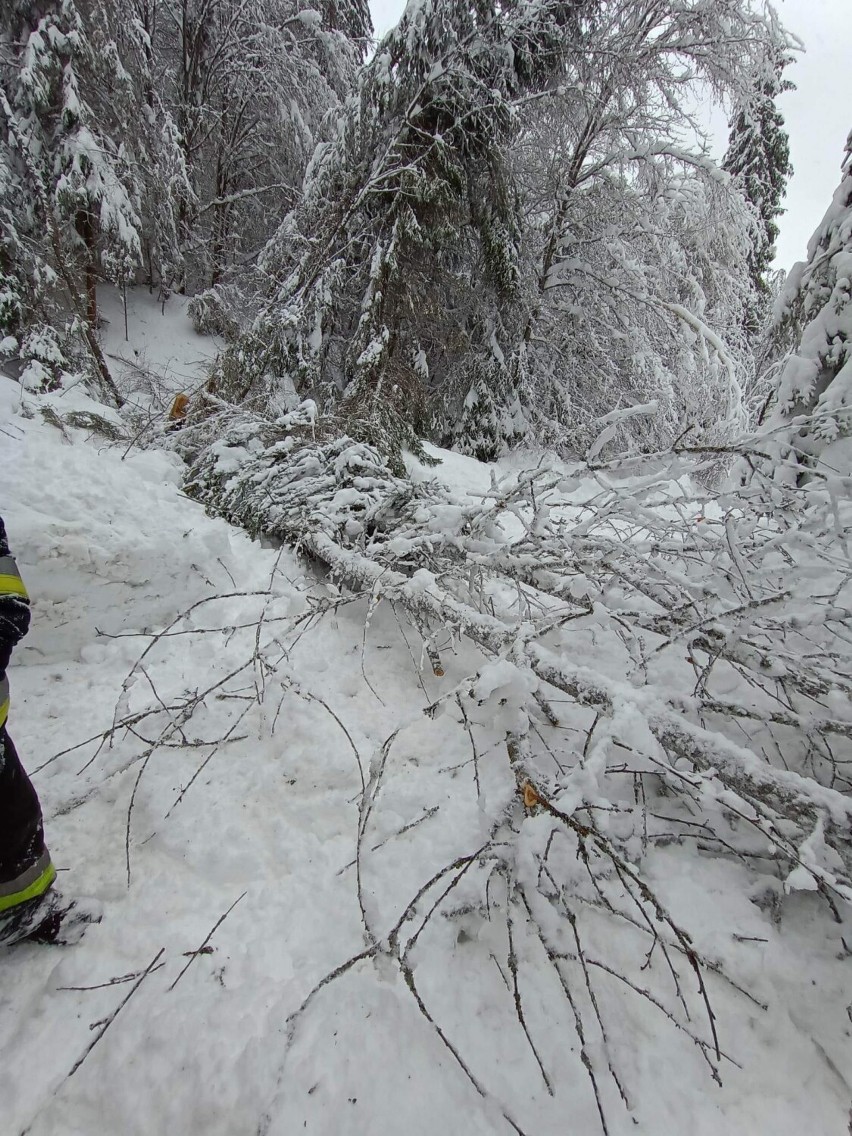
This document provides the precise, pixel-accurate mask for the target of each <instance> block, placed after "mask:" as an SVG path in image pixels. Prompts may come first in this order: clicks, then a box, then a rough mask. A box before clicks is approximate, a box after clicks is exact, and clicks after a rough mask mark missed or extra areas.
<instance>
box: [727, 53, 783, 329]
mask: <svg viewBox="0 0 852 1136" xmlns="http://www.w3.org/2000/svg"><path fill="white" fill-rule="evenodd" d="M789 62H790V60H789V58H788V57H787V56H781V57H780V58H778V59H777V60H775V61H774V62H773V61H772V60H771V59H770V60H769V61H767V65H766V73H765V76H764V77H763V78H762V79H761V80H760V82H759V83H758V84H757V87H756V89H755V91H754V94H753V97H752V98H750V99H749V100H748V101H746V102H742V103H740V105H739V106H738V107H737V110H736V113H735V115H734V118H733V121H732V123H731V131H730V136H729V140H728V151H727V153H726V154H725V159H724V161H723V163H722V168H723V169H725V170H726V171H727V172H728V173H729V174H731V176H732V177H733V178H734V179H735V180H736V182H737V184H738V185H739V187H740V188H741V191H742V193H743V194H744V195H745V198H746V200H747V201H748V202H749V203H750V205H751V206H752V208H753V209H754V212H755V224H754V231H753V236H752V241H751V248H750V250H749V255H748V265H749V273H750V275H751V280H752V284H753V286H754V289H755V293H756V300H755V302H754V303H753V304H752V305H750V307H749V310H747V312H746V315H745V322H746V327H747V330H748V332H749V334H750V335H754V334H755V333H756V332H757V331H759V329H760V325H761V323H762V319H761V315H762V314H764V315H765V311H762V309H765V307H766V300H767V298H768V296H769V293H770V284H769V279H768V275H769V271H770V266H771V264H772V260H773V258H774V256H775V241H776V239H777V237H778V224H777V218H778V217H779V216H780V215H781V214H782V213H783V212H784V209H783V207H782V205H781V202H782V200H783V198H784V194H785V192H786V188H787V182H788V180H789V179H790V177H791V176H792V174H793V167H792V165H791V163H790V144H789V138H788V135H787V131H786V130H785V129H784V117H783V115H782V114H781V111H780V110H779V109H778V104H777V101H776V100H777V98H778V96H779V95H780V94H781V93H782V92H783V91H787V90H790V89H791V88H792V86H793V84H792V83H791V82H790V81H789V80H787V79H784V78H783V71H784V68H785V67H786V66H787V65H788V63H789ZM761 301H763V303H762V304H761Z"/></svg>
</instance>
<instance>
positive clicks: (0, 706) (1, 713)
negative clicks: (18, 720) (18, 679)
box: [0, 698, 9, 729]
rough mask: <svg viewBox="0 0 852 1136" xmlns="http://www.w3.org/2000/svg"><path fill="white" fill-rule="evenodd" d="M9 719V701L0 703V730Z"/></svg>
mask: <svg viewBox="0 0 852 1136" xmlns="http://www.w3.org/2000/svg"><path fill="white" fill-rule="evenodd" d="M8 717H9V699H8V698H7V699H6V700H5V701H4V702H0V729H2V728H3V726H5V725H6V719H7V718H8Z"/></svg>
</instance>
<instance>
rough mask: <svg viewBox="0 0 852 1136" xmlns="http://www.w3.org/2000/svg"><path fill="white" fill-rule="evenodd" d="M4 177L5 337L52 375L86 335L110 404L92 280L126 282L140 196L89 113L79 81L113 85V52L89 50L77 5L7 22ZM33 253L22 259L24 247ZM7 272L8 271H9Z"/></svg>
mask: <svg viewBox="0 0 852 1136" xmlns="http://www.w3.org/2000/svg"><path fill="white" fill-rule="evenodd" d="M0 27H1V28H2V33H0V34H2V47H3V52H2V68H0V70H2V84H1V85H0V112H2V113H1V114H0V132H2V133H0V155H2V157H0V168H2V169H3V180H4V181H5V184H6V187H7V196H6V197H5V202H4V207H5V210H6V212H7V216H8V215H9V214H13V216H11V217H10V218H9V220H10V222H11V224H10V227H9V236H8V238H7V240H6V241H5V242H4V245H5V248H4V255H3V257H2V261H3V262H5V264H4V266H3V267H4V276H5V283H6V286H7V288H8V286H9V282H10V280H12V279H14V281H15V285H16V289H17V300H16V301H15V302H13V303H11V304H10V303H9V302H8V301H7V302H6V303H5V304H4V312H5V313H6V314H5V316H4V321H5V320H8V321H10V322H6V325H5V328H4V330H6V331H7V332H11V331H13V330H18V331H23V332H24V333H25V334H24V337H23V341H22V342H21V343H20V344H18V346H19V348H20V350H21V353H22V355H23V356H24V357H25V358H30V359H32V360H33V361H34V362H33V367H32V368H31V377H33V378H37V379H40V380H42V381H44V380H46V379H48V378H49V376H50V374H51V373H55V372H56V370H57V369H58V368H61V366H62V365H64V364H66V363H67V362H68V360H69V356H68V352H69V351H70V352H71V354H72V355H73V351H74V342H75V339H79V337H82V340H83V342H84V343H85V345H86V347H87V348H88V351H89V354H90V356H91V361H92V362H93V363H94V365H95V372H96V376H97V378H98V379H99V381H100V382H101V385H102V386H104V387H106V388H107V391H108V393H109V394H110V395H112V396H113V397H115V394H116V392H115V390H114V386H113V384H112V380H111V378H110V376H109V372H108V369H107V367H106V364H105V361H104V359H103V355H102V354H101V352H100V349H99V347H98V346H97V341H96V336H95V331H94V328H95V325H96V323H97V293H96V289H97V281H98V279H99V278H100V277H101V276H106V277H107V278H109V279H112V280H114V281H115V282H121V281H124V280H126V279H128V278H129V277H130V275H131V274H132V272H133V269H134V266H135V265H136V263H138V259H139V255H140V242H139V215H138V193H137V187H136V184H135V181H134V177H133V169H132V165H131V163H130V161H129V160H128V154H127V152H126V150H125V148H124V146H123V144H122V142H121V141H120V135H119V132H118V130H117V129H114V130H111V129H110V127H111V126H112V127H117V126H118V123H117V122H116V121H115V119H114V118H113V119H112V120H105V119H104V116H103V115H102V114H98V113H96V112H95V111H94V110H93V108H92V105H91V102H90V100H89V98H88V97H87V91H86V88H85V83H86V81H87V79H88V78H89V77H90V76H94V75H98V74H100V76H101V78H102V80H103V79H104V78H105V77H107V78H108V79H109V81H111V82H115V84H116V86H120V85H121V83H122V82H123V74H122V70H121V68H120V67H119V66H118V61H117V53H116V51H115V47H114V44H111V43H108V42H105V41H101V42H98V43H97V44H93V42H92V41H91V39H90V38H89V30H90V29H89V28H88V27H87V26H86V25H85V23H84V21H83V19H82V17H81V14H80V11H79V10H78V8H77V7H76V5H75V3H74V0H53V2H51V3H48V4H46V5H45V4H44V3H41V2H39V3H36V2H35V0H16V3H15V4H13V5H12V6H11V7H10V8H5V9H4V12H3V17H2V25H0ZM24 243H27V244H28V245H29V250H30V251H29V253H28V255H26V256H24V257H20V252H21V248H22V245H23V244H24ZM10 266H11V270H10Z"/></svg>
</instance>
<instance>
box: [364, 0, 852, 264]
mask: <svg viewBox="0 0 852 1136" xmlns="http://www.w3.org/2000/svg"><path fill="white" fill-rule="evenodd" d="M775 6H776V8H777V9H778V11H779V12H780V14H781V18H782V19H783V21H784V23H785V24H786V25H787V27H788V28H789V29H790V30H791V31H792V32H794V33H795V34H796V35H797V36H798V37H799V38H800V39H801V40H802V41H803V42H804V45H805V52H804V54H802V55H799V56H798V58H797V60H796V62H795V63H794V64H793V66H792V67H790V68H788V71H787V75H788V77H789V78H791V79H792V80H793V82H794V83H795V84H796V86H797V90H795V91H789V92H788V93H787V94H785V95H784V96H782V99H781V110H782V112H783V114H784V118H785V119H786V122H787V130H788V132H789V134H790V154H791V157H792V160H793V167H794V169H795V174H794V175H793V178H792V180H791V181H790V185H789V188H788V190H787V200H786V202H785V205H786V208H787V212H786V214H785V215H784V216H783V217H782V218H781V220H780V226H781V236H780V237H779V240H778V256H777V258H776V262H775V263H776V265H777V267H778V268H786V269H789V268H790V267H791V266H792V265H793V264H794V262H795V261H797V260H802V259H804V256H805V252H806V249H807V243H808V239H809V238H810V235H811V233H812V232H813V231H814V229H815V228H816V227H817V225H818V224H819V222H820V220H821V219H822V216H823V214H824V213H825V211H826V209H827V208H828V206H829V204H830V202H831V195H832V193H833V192H834V190H835V188H836V187H837V184H838V182H839V181H840V163H841V161H842V159H843V147H844V144H845V142H846V136H847V134H848V133H849V131H850V130H852V0H776V3H775ZM370 7H371V9H372V13H373V21H374V23H375V25H376V34H377V35H382V34H384V32H386V31H387V30H388V29H389V28H390V27H391V26H392V25H393V24H394V23H395V22H396V20H397V19H399V16H400V14H401V13H402V10H403V8H404V7H405V0H371V4H370ZM726 141H727V139H726V137H721V138H720V139H719V144H720V147H721V148H722V149H723V150H724V146H725V143H726Z"/></svg>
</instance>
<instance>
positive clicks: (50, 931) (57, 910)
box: [0, 890, 103, 947]
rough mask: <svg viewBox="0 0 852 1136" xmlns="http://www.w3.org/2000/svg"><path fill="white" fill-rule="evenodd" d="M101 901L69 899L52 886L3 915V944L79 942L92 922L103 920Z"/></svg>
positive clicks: (0, 931)
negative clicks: (41, 894)
mask: <svg viewBox="0 0 852 1136" xmlns="http://www.w3.org/2000/svg"><path fill="white" fill-rule="evenodd" d="M102 917H103V913H102V911H101V907H100V904H98V903H96V902H95V901H92V900H76V899H71V900H69V899H66V898H65V897H64V896H62V895H61V894H60V893H59V892H57V891H54V890H51V891H49V892H47V894H46V895H43V896H39V897H38V898H37V899H33V900H28V901H27V902H26V903H22V904H19V905H18V906H17V907H14V908H12V909H11V910H10V911H5V912H3V914H2V915H0V947H9V946H13V945H14V944H15V943H55V944H56V945H57V946H71V945H73V944H74V943H79V941H80V939H82V937H83V935H84V934H85V931H86V927H87V926H88V925H89V924H90V923H100V921H101V918H102Z"/></svg>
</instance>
